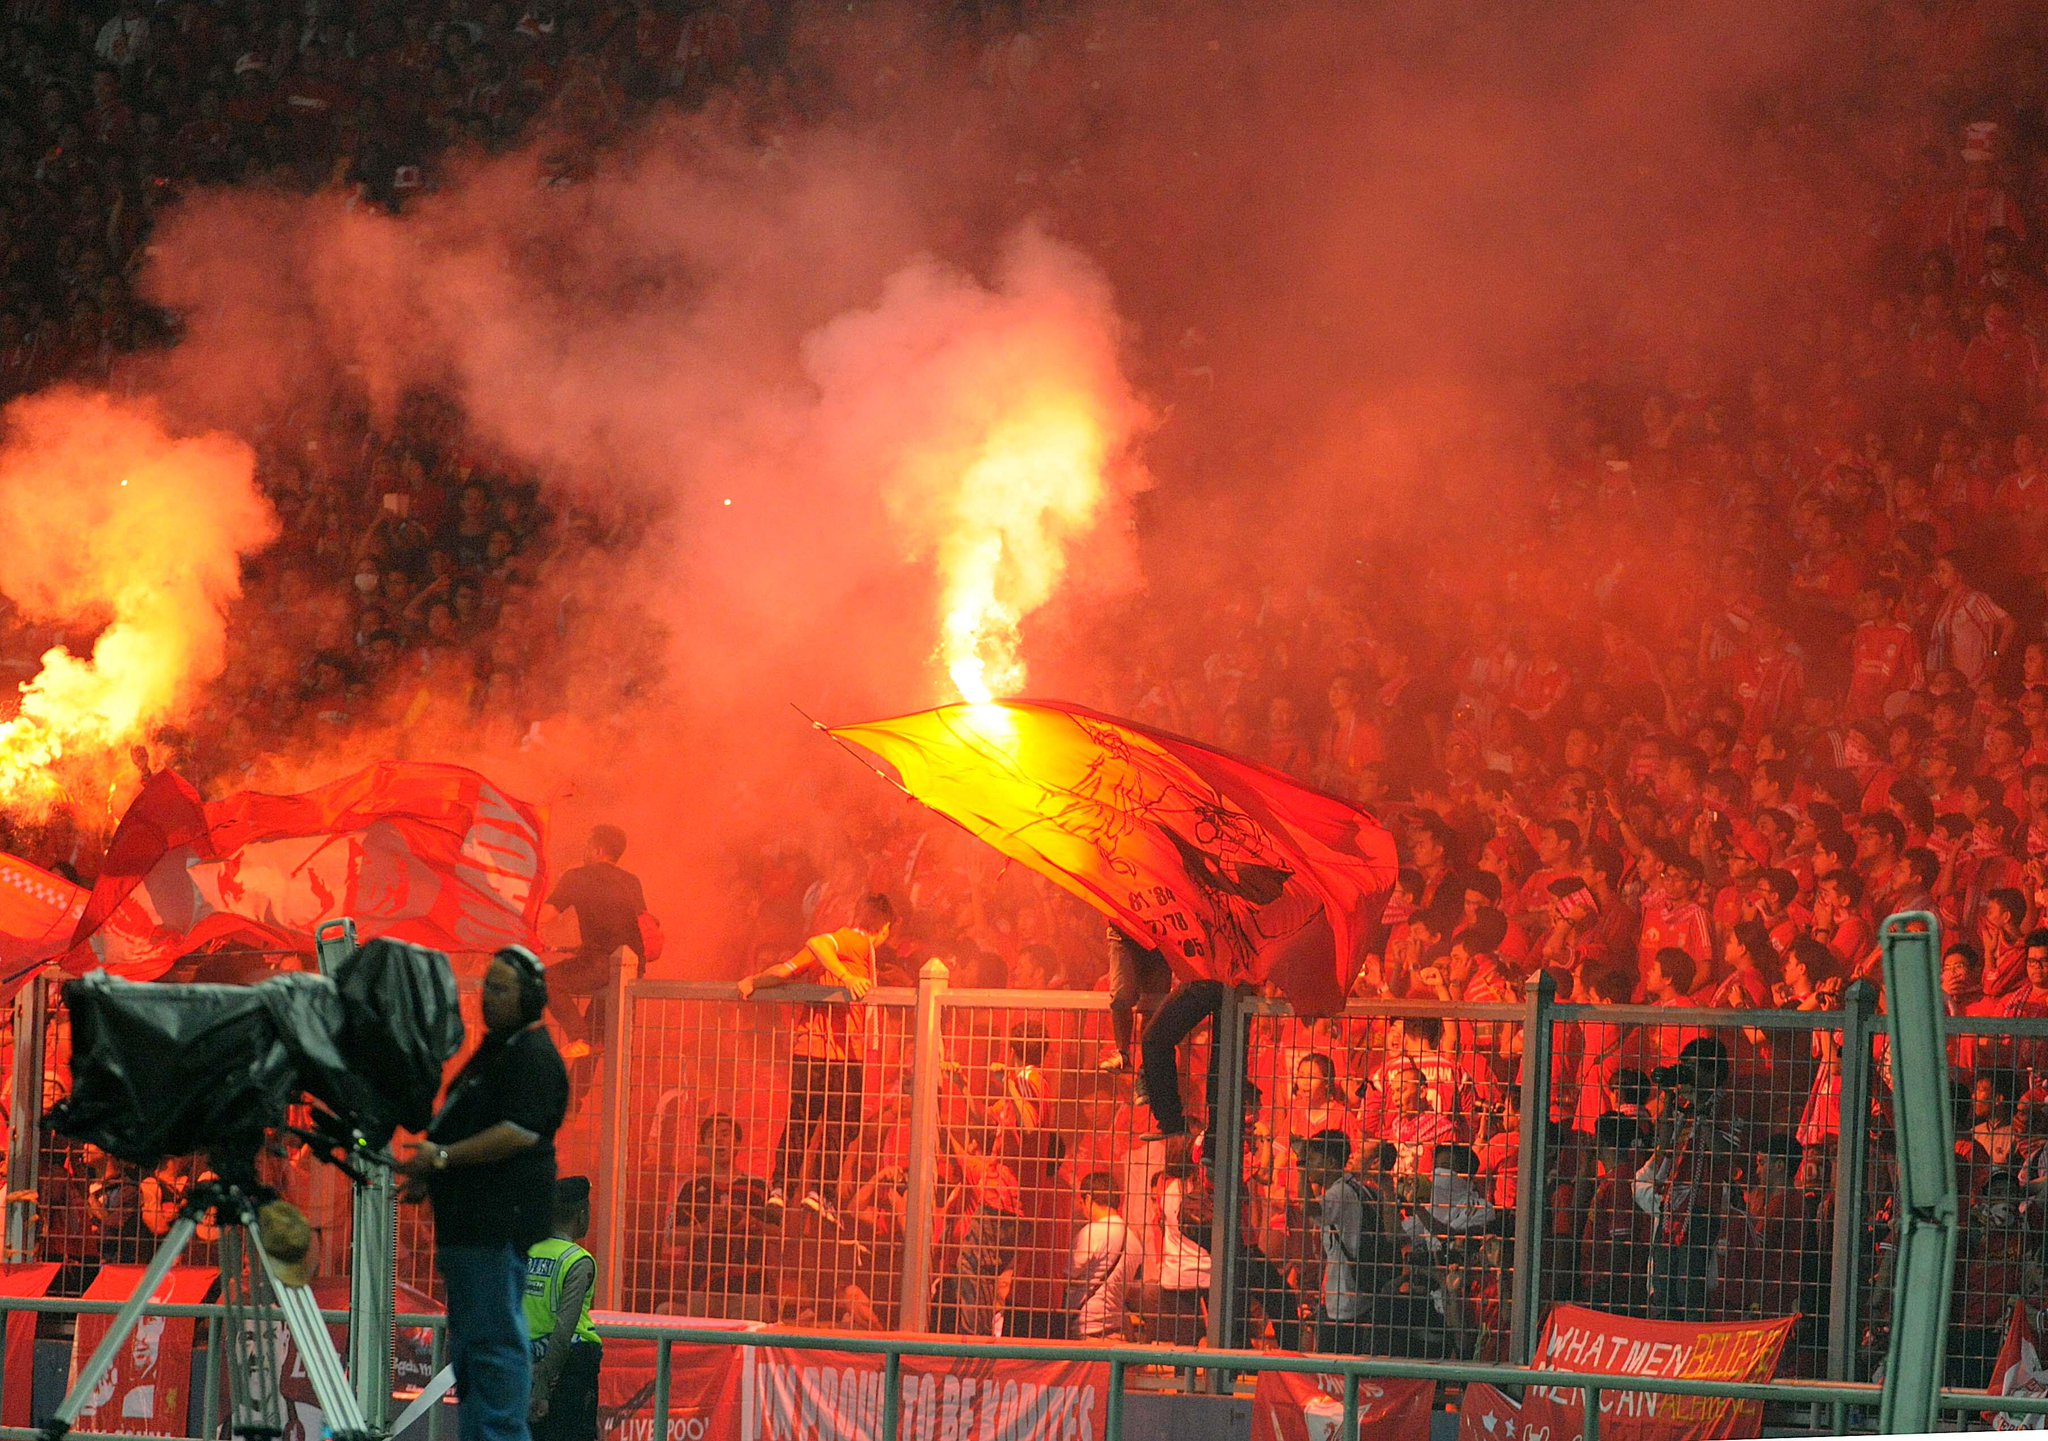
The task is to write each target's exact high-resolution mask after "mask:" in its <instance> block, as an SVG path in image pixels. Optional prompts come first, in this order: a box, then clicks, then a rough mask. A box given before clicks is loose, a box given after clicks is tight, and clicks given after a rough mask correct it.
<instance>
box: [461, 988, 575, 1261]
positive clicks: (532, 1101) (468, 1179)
mask: <svg viewBox="0 0 2048 1441" xmlns="http://www.w3.org/2000/svg"><path fill="white" fill-rule="evenodd" d="M568 1111H569V1073H568V1071H567V1070H566V1069H565V1068H564V1067H563V1065H562V1057H561V1053H560V1052H558V1051H556V1049H555V1042H554V1038H553V1037H551V1036H550V1035H548V1033H547V1028H546V1027H545V1026H528V1027H527V1028H526V1029H525V1030H523V1031H515V1032H513V1033H512V1034H511V1035H510V1036H498V1035H491V1036H486V1037H485V1038H484V1043H483V1044H482V1045H481V1046H479V1047H477V1050H476V1054H475V1055H473V1056H471V1057H470V1058H469V1061H468V1063H467V1064H466V1065H464V1066H463V1068H462V1070H461V1072H460V1073H459V1074H458V1075H457V1076H456V1077H455V1083H454V1084H453V1085H452V1086H450V1087H449V1088H448V1102H447V1104H446V1105H444V1106H442V1107H441V1113H440V1114H439V1115H437V1116H436V1117H434V1123H433V1124H432V1125H431V1126H429V1127H427V1138H428V1139H429V1140H431V1141H434V1142H437V1143H438V1144H440V1145H444V1146H452V1145H454V1144H455V1143H456V1142H457V1141H465V1140H468V1139H469V1138H470V1137H471V1136H475V1135H479V1134H481V1133H482V1132H484V1131H488V1130H489V1129H490V1128H491V1127H493V1126H495V1125H497V1124H498V1122H500V1121H510V1122H512V1124H513V1125H515V1126H520V1127H523V1128H524V1129H526V1130H529V1131H531V1132H533V1133H534V1134H535V1135H536V1136H539V1137H540V1144H539V1145H536V1146H530V1147H528V1148H527V1149H526V1150H524V1151H521V1152H519V1153H518V1154H516V1155H512V1156H508V1157H506V1158H505V1159H504V1160H502V1161H494V1162H492V1163H491V1164H490V1165H488V1166H451V1167H449V1168H448V1169H447V1170H445V1171H437V1172H435V1173H434V1174H433V1176H432V1177H431V1178H430V1180H429V1182H428V1188H429V1195H430V1196H431V1197H432V1199H433V1203H434V1239H435V1243H436V1244H437V1245H442V1246H500V1245H508V1244H509V1245H513V1246H516V1247H518V1248H519V1249H520V1250H521V1251H525V1250H526V1249H527V1248H528V1247H530V1246H532V1245H533V1243H534V1242H536V1241H539V1240H543V1239H545V1238H546V1237H547V1236H548V1235H549V1234H550V1232H551V1230H552V1228H553V1214H552V1213H553V1210H554V1201H555V1132H556V1131H557V1130H558V1129H560V1127H561V1124H562V1118H563V1117H564V1116H565V1115H567V1114H568Z"/></svg>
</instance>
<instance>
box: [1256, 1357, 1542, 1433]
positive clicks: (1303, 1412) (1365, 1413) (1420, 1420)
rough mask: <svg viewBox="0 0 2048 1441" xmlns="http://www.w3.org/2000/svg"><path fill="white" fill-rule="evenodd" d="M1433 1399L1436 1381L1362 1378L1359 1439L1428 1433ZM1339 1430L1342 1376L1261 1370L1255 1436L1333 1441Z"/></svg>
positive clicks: (1341, 1418)
mask: <svg viewBox="0 0 2048 1441" xmlns="http://www.w3.org/2000/svg"><path fill="white" fill-rule="evenodd" d="M1435 1402H1436V1385H1435V1383H1434V1382H1430V1381H1373V1380H1363V1381H1360V1382H1359V1383H1358V1438H1359V1441H1420V1438H1423V1437H1426V1436H1428V1435H1429V1412H1430V1408H1431V1407H1432V1406H1433V1405H1434V1404H1435ZM1343 1434H1344V1378H1343V1377H1341V1376H1309V1375H1303V1374H1301V1373H1299V1372H1294V1371H1263V1372H1261V1373H1260V1374H1259V1384H1258V1389H1257V1390H1255V1391H1253V1392H1252V1436H1253V1437H1254V1438H1255V1441H1337V1438H1338V1437H1340V1436H1342V1435H1343ZM1503 1441H1505V1438H1503Z"/></svg>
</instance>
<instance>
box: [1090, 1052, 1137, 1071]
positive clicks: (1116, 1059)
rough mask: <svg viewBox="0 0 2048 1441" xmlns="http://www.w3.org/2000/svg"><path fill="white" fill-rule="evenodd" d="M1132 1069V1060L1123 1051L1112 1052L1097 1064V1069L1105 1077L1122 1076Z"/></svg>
mask: <svg viewBox="0 0 2048 1441" xmlns="http://www.w3.org/2000/svg"><path fill="white" fill-rule="evenodd" d="M1130 1068H1131V1058H1130V1057H1129V1056H1126V1055H1125V1054H1124V1053H1123V1052H1122V1051H1111V1052H1110V1053H1109V1054H1108V1055H1106V1056H1104V1057H1103V1058H1102V1059H1101V1060H1099V1061H1097V1062H1096V1063H1095V1069H1096V1070H1098V1071H1100V1072H1102V1074H1103V1075H1105V1076H1121V1075H1123V1074H1124V1072H1126V1071H1128V1070H1130Z"/></svg>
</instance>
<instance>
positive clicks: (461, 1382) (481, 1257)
mask: <svg viewBox="0 0 2048 1441" xmlns="http://www.w3.org/2000/svg"><path fill="white" fill-rule="evenodd" d="M435 1260H436V1262H437V1264H438V1266H439V1268H440V1271H441V1280H442V1282H443V1283H444V1285H445V1287H446V1289H447V1292H448V1359H449V1361H450V1362H451V1363H453V1365H454V1367H455V1389H456V1393H457V1395H458V1397H459V1399H460V1404H459V1405H458V1406H457V1408H456V1413H455V1428H456V1433H457V1434H458V1435H459V1436H460V1437H461V1438H462V1441H528V1437H527V1431H526V1409H527V1406H528V1405H529V1403H530V1402H531V1400H532V1394H533V1354H532V1350H531V1348H530V1346H529V1344H528V1342H527V1336H526V1311H525V1291H526V1258H525V1257H523V1256H521V1255H520V1254H519V1253H518V1252H517V1251H515V1250H513V1249H512V1247H511V1246H509V1245H507V1246H442V1247H440V1248H439V1249H438V1252H437V1254H436V1256H435Z"/></svg>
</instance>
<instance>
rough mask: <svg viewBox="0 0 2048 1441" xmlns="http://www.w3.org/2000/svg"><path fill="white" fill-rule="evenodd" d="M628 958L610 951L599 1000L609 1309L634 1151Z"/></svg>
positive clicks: (621, 1273)
mask: <svg viewBox="0 0 2048 1441" xmlns="http://www.w3.org/2000/svg"><path fill="white" fill-rule="evenodd" d="M628 954H630V953H629V952H628V951H627V950H626V949H625V948H624V947H621V948H620V949H618V950H617V951H614V952H613V953H612V957H611V966H612V986H611V992H610V994H609V995H607V996H605V997H604V998H603V1000H602V1002H601V1004H602V1005H603V1006H604V1008H605V1010H606V1011H607V1012H608V1014H607V1015H606V1017H605V1026H606V1042H605V1048H604V1102H605V1122H604V1135H605V1140H606V1141H607V1142H609V1146H608V1148H607V1150H606V1153H605V1187H604V1195H603V1197H602V1201H603V1205H604V1265H603V1266H602V1267H600V1268H599V1271H598V1275H599V1277H600V1279H599V1281H598V1295H599V1296H600V1297H601V1298H602V1303H603V1305H604V1307H605V1309H606V1310H608V1311H617V1310H620V1309H622V1306H621V1301H620V1295H621V1293H622V1292H623V1291H624V1289H625V1272H626V1209H627V1208H626V1178H627V1176H629V1175H630V1174H632V1173H631V1171H630V1170H629V1169H628V1167H627V1165H626V1158H627V1156H628V1155H630V1154H633V1153H634V1152H635V1150H636V1148H635V1147H634V1146H631V1145H629V1144H627V1138H626V1129H627V1126H628V1125H629V1124H630V1117H631V1116H632V1114H633V1110H632V1107H630V1106H628V1105H627V1104H626V1076H627V1064H626V1063H627V1062H628V1061H629V1060H630V1059H631V1057H632V1051H633V1031H632V1020H633V1003H632V999H631V998H630V997H629V996H628V995H627V994H626V986H627V981H626V962H625V957H626V956H627V955H628ZM592 1004H593V1005H596V1004H600V1003H599V1002H592Z"/></svg>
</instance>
